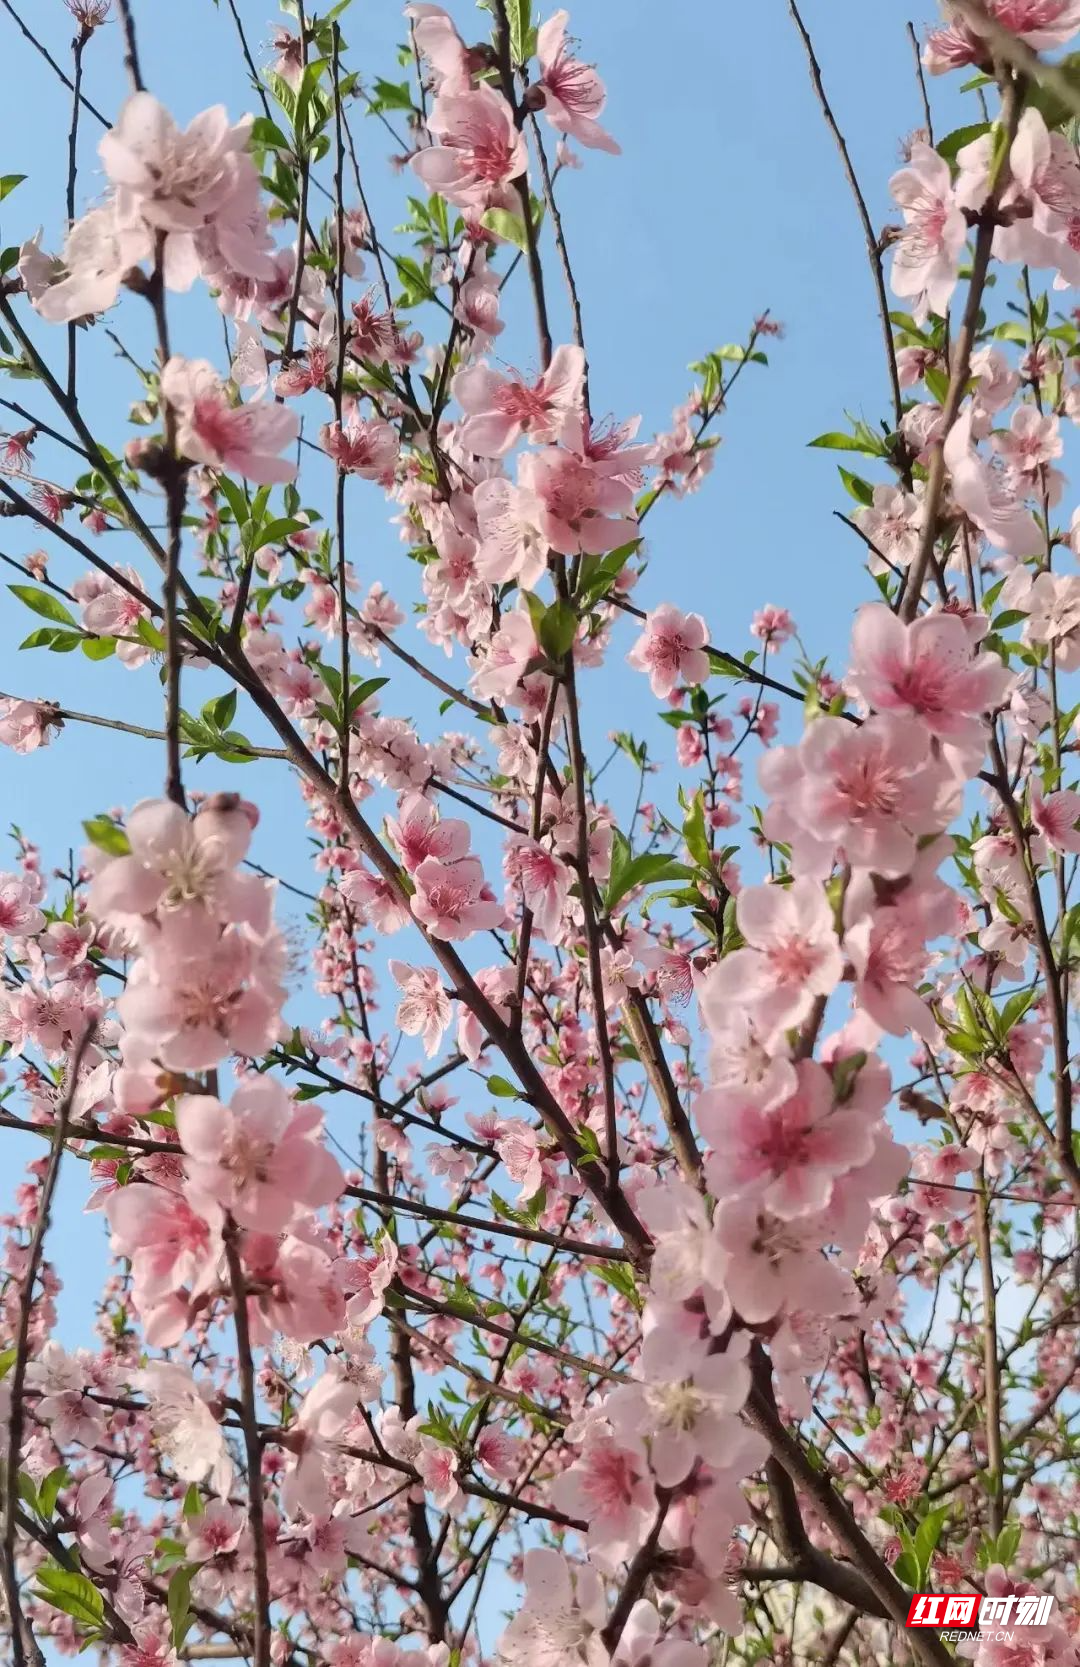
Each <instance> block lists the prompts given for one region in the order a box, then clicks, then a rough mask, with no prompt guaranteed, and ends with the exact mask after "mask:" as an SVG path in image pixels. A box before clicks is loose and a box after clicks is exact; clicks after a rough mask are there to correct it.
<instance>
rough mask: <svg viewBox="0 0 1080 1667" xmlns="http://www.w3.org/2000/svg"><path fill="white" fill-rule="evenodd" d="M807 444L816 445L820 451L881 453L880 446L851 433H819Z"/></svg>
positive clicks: (868, 455) (873, 454) (864, 454)
mask: <svg viewBox="0 0 1080 1667" xmlns="http://www.w3.org/2000/svg"><path fill="white" fill-rule="evenodd" d="M807 444H808V445H810V446H817V447H818V448H819V450H822V451H857V452H861V453H862V455H863V456H864V457H881V456H882V454H883V448H882V447H881V446H878V445H871V444H869V442H868V441H866V440H862V439H859V438H858V437H857V436H856V435H853V434H819V435H818V437H817V439H816V440H810V441H808V442H807Z"/></svg>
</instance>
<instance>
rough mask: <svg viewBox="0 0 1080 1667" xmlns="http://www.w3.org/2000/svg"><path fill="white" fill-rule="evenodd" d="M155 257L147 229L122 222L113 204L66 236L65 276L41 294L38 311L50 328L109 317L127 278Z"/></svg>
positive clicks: (93, 212) (93, 211)
mask: <svg viewBox="0 0 1080 1667" xmlns="http://www.w3.org/2000/svg"><path fill="white" fill-rule="evenodd" d="M152 253H153V243H152V240H151V238H150V236H149V234H148V233H147V231H146V228H145V227H144V226H142V225H139V224H138V223H134V224H131V223H125V222H123V221H122V220H121V219H120V217H119V215H118V213H117V209H116V205H115V203H112V202H110V203H106V205H105V206H104V207H103V208H94V209H91V210H90V212H89V214H84V215H83V217H82V219H81V220H76V221H75V224H74V225H73V226H72V228H71V230H70V231H69V232H68V235H67V241H66V243H65V244H64V259H63V270H64V271H65V272H66V274H67V276H66V277H61V278H60V279H59V280H58V281H57V282H53V283H50V284H49V285H48V287H47V288H45V289H43V290H42V291H41V292H40V294H39V295H38V296H37V297H36V299H35V300H34V308H35V311H36V312H37V313H38V314H39V315H40V316H41V317H42V318H44V319H45V320H47V322H48V323H50V324H66V323H70V322H71V320H73V319H76V318H89V317H90V316H92V315H93V314H94V313H103V312H106V311H107V310H108V308H109V307H112V306H115V304H116V301H117V298H118V297H119V294H120V285H121V283H122V282H123V279H124V274H125V273H126V272H129V271H130V270H131V268H132V267H133V266H138V264H139V262H140V261H143V260H146V259H148V258H149V256H150V255H151V254H152Z"/></svg>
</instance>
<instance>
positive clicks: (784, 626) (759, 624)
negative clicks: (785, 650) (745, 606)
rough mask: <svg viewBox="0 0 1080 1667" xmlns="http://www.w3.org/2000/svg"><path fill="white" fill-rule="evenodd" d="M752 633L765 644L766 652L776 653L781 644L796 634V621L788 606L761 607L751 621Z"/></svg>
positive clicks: (770, 605)
mask: <svg viewBox="0 0 1080 1667" xmlns="http://www.w3.org/2000/svg"><path fill="white" fill-rule="evenodd" d="M750 635H751V636H752V637H759V638H760V639H761V641H762V642H763V643H764V644H765V652H766V654H775V653H776V650H777V649H778V648H779V647H780V646H781V644H783V643H786V642H787V641H788V639H789V637H793V636H794V635H795V621H794V620H793V619H792V617H791V615H790V614H789V613H788V611H787V609H786V608H774V607H773V606H772V604H771V603H770V604H769V605H768V607H765V608H759V609H758V611H757V613H756V614H755V615H754V617H753V619H752V620H751V621H750Z"/></svg>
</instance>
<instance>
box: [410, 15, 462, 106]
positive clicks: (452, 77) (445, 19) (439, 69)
mask: <svg viewBox="0 0 1080 1667" xmlns="http://www.w3.org/2000/svg"><path fill="white" fill-rule="evenodd" d="M405 16H406V17H407V18H410V19H411V20H412V33H413V39H414V40H415V42H416V46H417V50H418V51H419V52H420V53H421V55H422V56H423V57H424V58H425V59H426V60H427V62H428V64H429V66H430V68H431V71H432V77H433V85H434V87H435V91H436V92H439V91H441V89H442V88H443V87H444V86H447V85H449V86H452V87H454V88H455V89H457V88H461V89H463V90H464V89H465V88H467V87H468V86H469V84H470V83H469V54H468V49H467V48H466V46H465V42H464V41H463V40H462V38H461V36H460V35H459V34H458V32H457V30H456V29H455V28H454V25H453V22H452V21H451V19H450V16H449V14H448V13H447V12H445V11H444V10H443V8H442V7H441V6H432V5H427V4H423V3H421V0H415V3H414V4H412V5H408V6H406V7H405Z"/></svg>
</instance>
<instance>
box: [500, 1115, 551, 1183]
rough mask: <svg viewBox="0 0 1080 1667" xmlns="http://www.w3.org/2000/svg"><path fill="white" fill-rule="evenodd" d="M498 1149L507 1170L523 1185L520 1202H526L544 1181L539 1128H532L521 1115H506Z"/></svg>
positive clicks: (501, 1128)
mask: <svg viewBox="0 0 1080 1667" xmlns="http://www.w3.org/2000/svg"><path fill="white" fill-rule="evenodd" d="M495 1150H496V1152H497V1153H498V1154H499V1157H500V1159H501V1160H502V1163H503V1166H504V1168H505V1169H506V1173H507V1174H508V1175H509V1176H510V1178H511V1179H512V1180H514V1181H517V1182H519V1183H520V1185H521V1191H520V1193H519V1194H518V1203H519V1204H522V1203H525V1202H526V1201H527V1200H528V1199H530V1198H535V1196H536V1194H537V1193H538V1192H539V1191H540V1188H541V1187H542V1186H543V1184H544V1172H543V1168H542V1166H541V1162H540V1142H539V1141H538V1140H537V1137H536V1130H535V1129H532V1128H530V1127H529V1125H528V1123H526V1122H524V1121H523V1119H522V1118H520V1117H505V1118H503V1119H502V1121H501V1122H500V1124H499V1132H498V1136H497V1138H496V1141H495Z"/></svg>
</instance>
